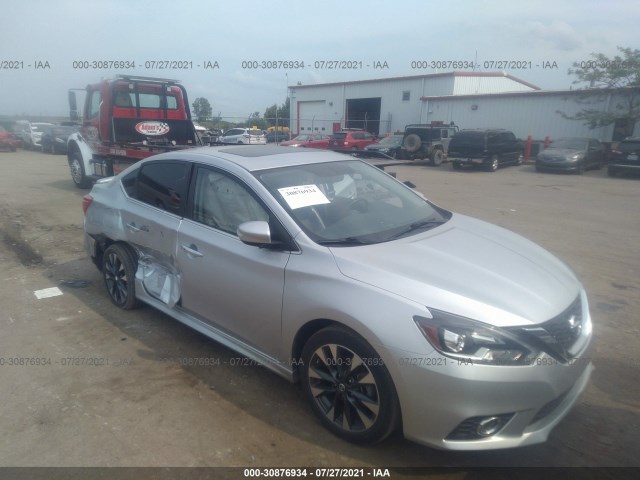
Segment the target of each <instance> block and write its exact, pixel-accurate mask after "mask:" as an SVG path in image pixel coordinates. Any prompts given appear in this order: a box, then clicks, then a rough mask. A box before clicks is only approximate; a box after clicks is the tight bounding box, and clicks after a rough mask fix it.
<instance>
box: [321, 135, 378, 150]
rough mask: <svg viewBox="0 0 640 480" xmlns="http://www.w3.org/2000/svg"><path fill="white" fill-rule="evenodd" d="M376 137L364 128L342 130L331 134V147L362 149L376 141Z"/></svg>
mask: <svg viewBox="0 0 640 480" xmlns="http://www.w3.org/2000/svg"><path fill="white" fill-rule="evenodd" d="M376 141H377V140H376V137H375V136H373V135H371V134H370V133H369V132H365V131H364V130H342V131H340V132H336V133H334V134H333V135H331V140H329V148H331V149H337V150H362V149H363V148H364V147H366V146H367V145H371V144H372V143H376Z"/></svg>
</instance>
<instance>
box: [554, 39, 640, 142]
mask: <svg viewBox="0 0 640 480" xmlns="http://www.w3.org/2000/svg"><path fill="white" fill-rule="evenodd" d="M618 51H619V52H620V55H615V56H614V57H611V58H610V57H608V56H606V55H605V54H603V53H592V54H591V60H589V61H586V62H574V63H573V67H572V68H570V69H569V74H570V75H574V76H575V77H576V79H575V80H574V81H573V84H586V85H585V86H583V87H581V88H580V90H584V95H579V96H578V97H577V99H576V100H577V102H578V103H580V104H582V105H584V106H585V108H583V109H582V110H581V111H579V112H578V113H576V114H575V115H569V114H566V113H565V112H562V111H558V113H559V114H560V115H562V116H563V117H564V118H568V119H571V120H579V121H582V122H583V123H584V124H585V125H588V126H589V127H590V128H597V127H603V126H606V125H611V124H614V123H615V124H616V127H618V128H622V129H623V130H626V135H631V134H632V133H633V127H634V125H635V123H636V122H637V121H638V120H640V50H637V49H635V50H632V49H630V48H623V47H618ZM611 89H616V90H615V92H612V91H611ZM612 93H613V94H614V95H613V96H612V100H613V102H614V103H612V105H611V108H609V109H607V110H606V111H603V110H602V108H601V107H600V105H601V104H602V101H603V99H604V98H606V96H607V95H610V94H612ZM596 104H600V105H596ZM598 107H600V108H598ZM626 135H623V136H626Z"/></svg>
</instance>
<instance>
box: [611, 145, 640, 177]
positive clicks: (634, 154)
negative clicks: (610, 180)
mask: <svg viewBox="0 0 640 480" xmlns="http://www.w3.org/2000/svg"><path fill="white" fill-rule="evenodd" d="M639 172H640V137H629V138H626V139H624V140H622V141H621V142H620V143H619V144H618V145H617V146H616V148H614V149H612V150H611V156H610V157H609V165H608V167H607V173H608V175H609V176H610V177H614V176H616V175H617V174H619V173H639Z"/></svg>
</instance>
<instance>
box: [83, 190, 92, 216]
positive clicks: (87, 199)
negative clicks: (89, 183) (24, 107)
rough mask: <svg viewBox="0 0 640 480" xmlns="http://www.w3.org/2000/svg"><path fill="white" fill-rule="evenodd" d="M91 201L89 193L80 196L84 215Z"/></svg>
mask: <svg viewBox="0 0 640 480" xmlns="http://www.w3.org/2000/svg"><path fill="white" fill-rule="evenodd" d="M91 202H93V197H92V196H91V195H89V194H87V195H84V196H83V197H82V211H83V212H84V214H85V215H86V214H87V210H88V208H89V207H90V206H91Z"/></svg>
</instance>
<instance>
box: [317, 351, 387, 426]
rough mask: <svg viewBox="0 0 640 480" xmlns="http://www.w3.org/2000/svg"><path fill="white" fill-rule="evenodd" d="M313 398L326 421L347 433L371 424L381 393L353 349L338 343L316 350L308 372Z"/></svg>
mask: <svg viewBox="0 0 640 480" xmlns="http://www.w3.org/2000/svg"><path fill="white" fill-rule="evenodd" d="M308 382H309V387H310V389H311V393H312V395H313V398H314V400H315V402H316V404H317V406H318V407H319V408H320V410H321V411H322V412H323V413H324V415H325V416H326V418H327V420H329V421H330V422H331V423H333V424H334V425H335V426H336V427H338V428H340V429H342V430H343V431H346V432H362V431H365V430H367V429H369V428H370V427H371V426H373V425H374V423H375V422H376V419H377V418H378V414H379V411H380V394H379V392H378V385H377V384H376V381H375V378H374V376H373V374H372V373H371V370H370V369H369V367H368V366H367V365H366V363H365V362H364V361H363V359H362V358H360V356H359V355H357V354H356V353H355V352H353V351H352V350H350V349H348V348H346V347H344V346H342V345H338V344H335V343H334V344H326V345H322V346H321V347H319V348H317V349H316V350H315V351H314V352H313V354H312V356H311V361H310V364H309V369H308Z"/></svg>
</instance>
